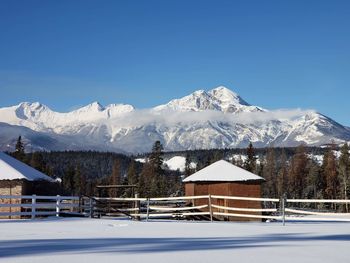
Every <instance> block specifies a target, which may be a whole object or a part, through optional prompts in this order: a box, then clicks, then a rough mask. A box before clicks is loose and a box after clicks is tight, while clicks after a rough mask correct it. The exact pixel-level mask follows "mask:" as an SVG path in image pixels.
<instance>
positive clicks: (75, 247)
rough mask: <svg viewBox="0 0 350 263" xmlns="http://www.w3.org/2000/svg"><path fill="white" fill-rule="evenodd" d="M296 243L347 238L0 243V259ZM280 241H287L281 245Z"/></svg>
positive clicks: (293, 236)
mask: <svg viewBox="0 0 350 263" xmlns="http://www.w3.org/2000/svg"><path fill="white" fill-rule="evenodd" d="M299 241H302V242H305V241H306V242H307V241H350V235H325V236H308V235H305V234H277V235H262V236H254V237H245V238H230V237H226V238H222V237H213V238H90V239H88V238H87V239H68V238H67V239H27V240H13V241H0V258H4V257H13V256H26V255H40V254H51V253H65V254H67V253H71V254H75V253H161V252H180V251H183V252H185V251H193V250H196V251H201V250H223V249H242V248H243V249H244V248H261V247H278V246H291V245H294V246H299V245H305V244H298V242H299ZM283 242H288V243H285V244H283Z"/></svg>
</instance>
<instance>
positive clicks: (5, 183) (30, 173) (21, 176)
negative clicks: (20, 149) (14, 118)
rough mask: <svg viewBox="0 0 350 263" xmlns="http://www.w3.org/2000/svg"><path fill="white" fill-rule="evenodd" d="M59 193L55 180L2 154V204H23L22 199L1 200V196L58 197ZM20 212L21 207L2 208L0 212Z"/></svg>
mask: <svg viewBox="0 0 350 263" xmlns="http://www.w3.org/2000/svg"><path fill="white" fill-rule="evenodd" d="M58 193H59V187H58V185H57V183H56V182H55V180H54V179H52V178H51V177H49V176H47V175H45V174H43V173H42V172H40V171H38V170H36V169H34V168H32V167H30V166H28V165H26V164H25V163H22V162H20V161H18V160H17V159H15V158H13V157H11V156H9V155H7V154H5V153H3V152H0V204H19V203H21V199H8V198H1V195H33V194H36V195H56V194H58ZM15 210H16V211H15ZM20 211H21V207H12V208H10V207H0V212H20Z"/></svg>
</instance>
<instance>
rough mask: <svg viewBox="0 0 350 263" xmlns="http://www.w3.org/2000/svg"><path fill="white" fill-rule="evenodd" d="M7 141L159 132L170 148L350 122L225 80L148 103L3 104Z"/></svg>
mask: <svg viewBox="0 0 350 263" xmlns="http://www.w3.org/2000/svg"><path fill="white" fill-rule="evenodd" d="M0 122H2V124H1V125H0V148H1V149H2V150H7V149H9V148H11V147H12V148H13V146H14V143H15V141H16V139H17V137H18V135H19V134H21V135H22V136H23V137H24V139H25V141H26V143H27V144H28V145H29V146H30V147H27V149H28V150H31V149H32V150H35V149H43V150H62V149H69V150H99V151H124V152H130V153H139V152H146V151H149V150H150V149H151V147H152V144H153V143H154V141H156V140H160V141H161V142H162V143H163V145H164V147H165V150H169V151H170V150H188V149H208V148H226V147H246V146H247V145H248V143H249V142H253V143H254V146H255V147H264V146H267V145H274V146H296V145H299V144H300V143H306V144H309V145H322V144H326V143H329V142H331V141H332V140H333V141H335V142H336V143H341V142H343V141H350V129H349V128H348V127H344V126H342V125H341V124H339V123H337V122H335V121H333V120H332V119H330V118H328V117H326V116H324V115H322V114H320V113H317V112H315V111H312V110H307V111H304V110H300V109H296V110H274V111H268V110H266V109H263V108H261V107H258V106H252V105H250V104H248V103H247V102H246V101H245V100H243V99H242V98H241V97H240V96H239V95H238V94H236V93H234V92H232V91H231V90H229V89H227V88H225V87H222V86H220V87H218V88H215V89H213V90H210V91H208V92H206V91H204V90H199V91H195V92H194V93H192V94H190V95H188V96H185V97H183V98H180V99H175V100H172V101H170V102H169V103H167V104H164V105H160V106H157V107H155V108H152V109H148V110H137V109H135V108H134V107H133V106H131V105H127V104H111V105H108V106H105V107H103V106H102V105H100V104H99V103H98V102H94V103H91V104H89V105H87V106H85V107H82V108H80V109H77V110H74V111H71V112H68V113H59V112H55V111H52V110H51V109H50V108H49V107H47V106H45V105H43V104H40V103H38V102H36V103H28V102H24V103H20V104H19V105H16V106H12V107H5V108H0Z"/></svg>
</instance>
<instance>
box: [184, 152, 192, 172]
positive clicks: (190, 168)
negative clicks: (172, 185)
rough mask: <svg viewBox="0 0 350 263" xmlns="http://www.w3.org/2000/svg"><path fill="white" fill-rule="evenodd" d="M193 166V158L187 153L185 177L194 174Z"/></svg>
mask: <svg viewBox="0 0 350 263" xmlns="http://www.w3.org/2000/svg"><path fill="white" fill-rule="evenodd" d="M193 172H194V171H193V168H192V167H191V158H190V155H189V154H188V153H187V154H186V161H185V177H188V176H190V175H191V174H193Z"/></svg>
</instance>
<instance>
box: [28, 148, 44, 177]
mask: <svg viewBox="0 0 350 263" xmlns="http://www.w3.org/2000/svg"><path fill="white" fill-rule="evenodd" d="M29 165H30V166H31V167H33V168H34V169H37V170H38V171H41V172H43V173H45V172H46V164H45V162H44V159H43V156H42V154H41V153H39V152H34V153H32V158H31V159H30V162H29Z"/></svg>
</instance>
